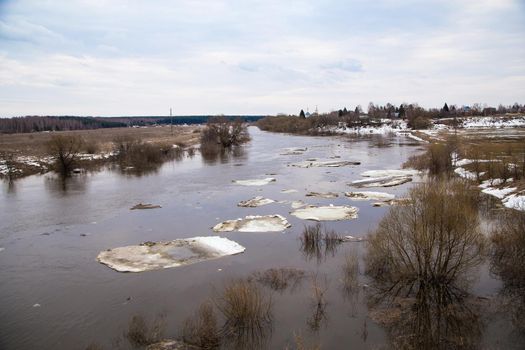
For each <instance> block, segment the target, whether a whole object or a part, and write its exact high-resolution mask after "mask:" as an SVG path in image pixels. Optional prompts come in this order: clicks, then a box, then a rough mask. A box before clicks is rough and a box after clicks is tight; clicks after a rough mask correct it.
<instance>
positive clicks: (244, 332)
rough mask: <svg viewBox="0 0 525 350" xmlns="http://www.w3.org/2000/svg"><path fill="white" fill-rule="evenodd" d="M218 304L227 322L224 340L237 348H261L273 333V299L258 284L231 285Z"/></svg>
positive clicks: (219, 298) (241, 280) (218, 299)
mask: <svg viewBox="0 0 525 350" xmlns="http://www.w3.org/2000/svg"><path fill="white" fill-rule="evenodd" d="M214 302H215V305H216V306H217V309H218V310H219V311H220V312H221V314H222V316H223V317H224V319H225V323H224V325H223V327H222V331H221V334H222V337H223V339H224V340H225V341H226V342H232V343H233V344H234V345H235V346H236V347H237V348H242V347H243V346H244V347H246V348H250V347H260V346H261V344H262V343H263V342H264V340H265V338H266V336H267V335H268V334H269V333H270V332H271V328H272V310H271V309H272V301H271V298H270V297H269V296H267V295H265V294H264V293H263V291H262V290H261V289H260V288H259V287H258V286H257V284H255V283H254V282H250V281H248V280H245V279H239V280H234V281H231V282H230V283H229V284H227V285H226V286H225V287H224V290H223V291H222V293H221V295H219V296H217V297H216V298H215V299H214Z"/></svg>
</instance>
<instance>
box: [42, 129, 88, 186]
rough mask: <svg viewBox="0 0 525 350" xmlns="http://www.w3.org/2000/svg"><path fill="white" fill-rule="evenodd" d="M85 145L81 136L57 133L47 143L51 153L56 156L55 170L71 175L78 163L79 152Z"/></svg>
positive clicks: (63, 174)
mask: <svg viewBox="0 0 525 350" xmlns="http://www.w3.org/2000/svg"><path fill="white" fill-rule="evenodd" d="M82 146H83V141H82V139H81V138H79V137H75V136H71V135H55V136H53V137H51V139H50V140H49V142H48V144H47V148H48V150H49V153H50V154H51V155H52V156H53V157H54V158H55V164H54V167H55V171H56V172H57V173H59V174H60V175H62V176H69V175H70V174H71V172H72V171H73V169H74V168H75V167H76V166H77V164H78V154H79V153H80V150H81V148H82Z"/></svg>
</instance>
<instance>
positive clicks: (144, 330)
mask: <svg viewBox="0 0 525 350" xmlns="http://www.w3.org/2000/svg"><path fill="white" fill-rule="evenodd" d="M165 328H166V323H165V319H164V317H163V316H158V317H157V318H156V319H155V320H154V321H153V324H152V325H151V326H149V325H148V324H147V322H146V320H145V318H144V317H143V316H141V315H135V316H133V317H132V318H131V321H130V322H129V326H128V330H127V331H126V332H125V333H124V335H125V337H126V338H127V339H128V341H129V342H130V344H131V345H132V346H135V347H140V346H146V345H150V344H153V343H156V342H159V341H160V340H161V339H162V335H163V334H164V329H165Z"/></svg>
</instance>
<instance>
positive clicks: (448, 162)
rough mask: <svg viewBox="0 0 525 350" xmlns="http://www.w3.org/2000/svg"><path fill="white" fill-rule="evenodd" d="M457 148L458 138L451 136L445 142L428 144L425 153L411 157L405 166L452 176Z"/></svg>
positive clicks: (433, 173)
mask: <svg viewBox="0 0 525 350" xmlns="http://www.w3.org/2000/svg"><path fill="white" fill-rule="evenodd" d="M457 149H458V141H457V138H455V137H453V136H451V137H449V138H448V139H447V140H446V141H445V142H436V143H432V144H430V145H428V146H427V149H426V152H425V153H423V154H420V155H415V156H412V157H410V158H409V160H408V161H407V162H406V163H405V164H403V167H405V168H414V169H417V170H428V172H429V174H430V175H432V176H443V175H444V176H450V175H451V174H453V172H454V165H453V164H454V162H453V161H454V159H453V157H454V154H455V152H456V151H457Z"/></svg>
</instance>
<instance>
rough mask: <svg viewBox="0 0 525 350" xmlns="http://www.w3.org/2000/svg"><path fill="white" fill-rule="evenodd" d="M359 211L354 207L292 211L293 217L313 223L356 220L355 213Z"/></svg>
mask: <svg viewBox="0 0 525 350" xmlns="http://www.w3.org/2000/svg"><path fill="white" fill-rule="evenodd" d="M358 211H359V209H357V208H356V207H349V206H334V205H330V206H321V207H316V206H312V205H310V206H307V207H306V208H300V209H296V210H294V211H292V212H291V213H290V214H292V215H293V216H295V217H298V218H299V219H303V220H314V221H335V220H350V219H355V218H357V212H358Z"/></svg>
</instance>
